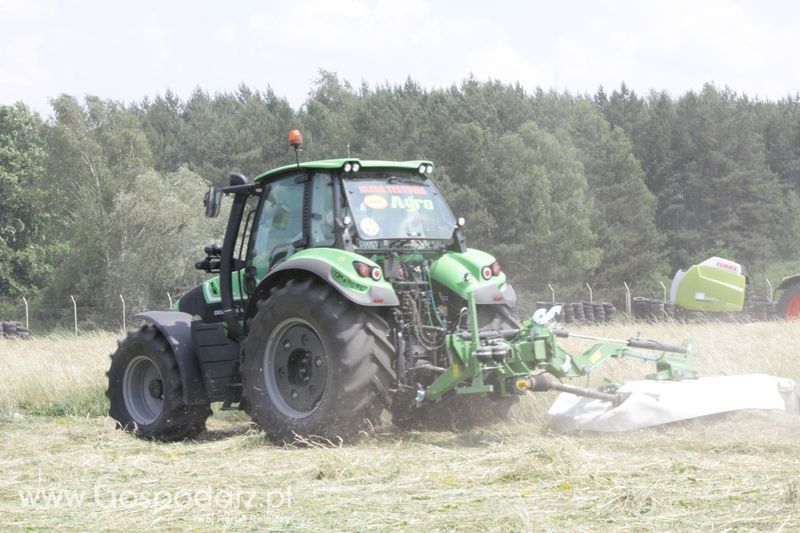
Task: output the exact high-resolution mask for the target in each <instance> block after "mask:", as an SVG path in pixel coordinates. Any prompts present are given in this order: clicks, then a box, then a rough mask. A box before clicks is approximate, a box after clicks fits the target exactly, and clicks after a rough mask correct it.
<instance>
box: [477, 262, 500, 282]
mask: <svg viewBox="0 0 800 533" xmlns="http://www.w3.org/2000/svg"><path fill="white" fill-rule="evenodd" d="M501 272H503V269H502V268H500V263H498V262H497V261H495V262H494V263H492V264H491V265H487V266H485V267H483V268H482V269H481V277H483V279H491V278H492V277H497V276H499V275H500V273H501Z"/></svg>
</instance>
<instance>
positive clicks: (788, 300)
mask: <svg viewBox="0 0 800 533" xmlns="http://www.w3.org/2000/svg"><path fill="white" fill-rule="evenodd" d="M777 310H778V314H779V315H780V316H782V317H784V318H788V319H789V320H797V319H800V285H790V286H789V287H787V288H786V289H784V290H783V293H781V297H780V299H779V300H778V308H777Z"/></svg>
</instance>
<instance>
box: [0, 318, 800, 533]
mask: <svg viewBox="0 0 800 533" xmlns="http://www.w3.org/2000/svg"><path fill="white" fill-rule="evenodd" d="M637 329H639V330H641V331H642V335H643V336H645V337H651V338H657V339H659V340H662V341H664V342H672V343H680V342H682V341H684V340H687V339H691V340H692V341H693V344H694V346H695V348H696V350H697V351H698V352H699V359H698V364H697V367H698V369H699V370H701V371H702V372H703V373H704V374H706V375H711V374H722V373H727V374H735V373H742V372H764V373H769V374H775V375H781V376H785V377H789V378H793V379H796V380H800V350H799V349H798V340H800V323H798V322H795V323H786V322H775V323H757V324H692V325H678V324H661V325H624V324H615V325H609V326H606V327H593V328H583V331H584V332H590V333H594V334H601V335H605V336H610V337H627V336H629V335H630V334H631V333H634V332H635V331H636V330H637ZM115 346H116V335H115V334H96V335H86V336H83V337H80V338H78V339H75V338H73V337H70V336H67V335H61V336H59V335H52V336H48V337H45V338H38V339H34V340H31V341H29V342H11V341H5V342H0V362H1V363H2V371H1V372H0V524H2V525H0V527H2V528H9V529H59V530H64V529H67V530H86V529H91V530H95V529H107V530H164V529H167V530H175V529H187V528H188V529H191V530H215V531H216V530H221V529H223V530H225V529H228V530H264V529H275V530H286V529H295V530H300V529H302V530H305V529H312V528H313V529H334V530H390V529H398V528H399V529H415V530H419V531H429V530H451V529H456V530H475V529H482V530H484V529H488V530H499V531H508V530H577V531H598V530H626V531H627V530H634V531H642V530H667V529H675V530H684V531H685V530H690V529H691V530H708V531H727V530H749V529H752V530H770V531H778V530H786V531H789V530H798V529H800V417H793V416H789V415H784V414H781V413H737V414H732V415H727V416H724V417H720V418H717V419H714V420H696V421H689V422H684V423H680V424H675V425H672V426H669V427H664V428H658V429H648V430H641V431H636V432H631V433H626V434H616V435H597V434H580V435H560V434H556V433H554V432H552V431H549V430H548V425H547V416H546V414H545V412H546V410H547V407H548V405H549V403H550V402H551V401H552V399H553V398H554V396H552V395H550V394H547V395H540V396H537V397H530V398H527V399H526V401H525V402H523V403H522V404H521V405H519V406H518V407H516V408H515V410H514V412H513V413H512V419H511V420H510V421H508V422H505V423H499V424H496V425H494V426H492V427H488V428H484V429H480V430H474V431H471V432H468V433H461V434H453V433H449V432H401V431H399V430H396V429H395V428H394V427H393V426H391V425H390V424H388V423H387V424H385V425H383V426H382V427H378V428H375V430H374V431H372V432H370V433H368V434H365V435H364V436H363V437H362V438H361V439H360V440H359V441H358V442H356V443H353V444H349V445H345V446H323V445H318V444H317V445H313V444H311V445H298V446H289V447H277V446H274V445H272V444H270V443H268V442H267V441H266V440H265V439H264V436H263V434H261V433H260V432H259V431H257V430H256V429H254V428H253V427H251V425H250V424H249V423H248V421H247V420H246V419H245V418H244V417H242V416H241V415H239V414H237V413H222V414H220V415H219V416H215V417H213V418H212V419H210V421H209V431H208V432H207V433H205V434H204V435H203V436H202V437H201V438H200V439H199V440H197V441H194V442H185V443H174V444H162V443H154V442H145V441H141V440H137V439H135V438H132V437H130V436H129V435H127V434H125V433H123V432H120V431H117V430H115V429H114V424H113V422H112V421H111V420H110V419H109V418H107V417H106V416H105V414H104V413H105V411H106V409H107V407H106V402H105V397H104V394H103V392H104V389H105V370H106V366H107V363H108V354H109V353H110V352H111V351H112V350H113V349H114V348H115ZM568 346H569V347H570V348H575V349H577V348H578V347H580V346H582V344H579V343H576V342H575V341H570V343H569V345H568ZM647 371H649V368H647V366H646V365H645V364H643V363H639V362H635V361H631V362H626V361H610V362H609V363H608V365H607V366H606V367H605V369H604V370H603V371H602V372H599V373H598V374H597V375H594V376H593V377H592V384H593V385H597V384H600V383H602V381H603V380H604V379H606V378H609V379H614V380H619V379H625V378H639V377H641V376H643V375H644V374H645V373H646V372H647ZM580 384H584V382H583V380H581V383H580Z"/></svg>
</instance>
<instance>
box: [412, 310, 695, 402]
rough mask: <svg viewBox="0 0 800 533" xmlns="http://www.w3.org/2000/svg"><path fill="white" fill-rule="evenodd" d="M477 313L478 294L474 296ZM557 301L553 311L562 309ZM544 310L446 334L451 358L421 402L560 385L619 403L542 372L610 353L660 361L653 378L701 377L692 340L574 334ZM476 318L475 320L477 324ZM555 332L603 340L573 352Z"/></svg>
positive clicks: (579, 365)
mask: <svg viewBox="0 0 800 533" xmlns="http://www.w3.org/2000/svg"><path fill="white" fill-rule="evenodd" d="M469 304H470V311H471V312H473V313H474V311H475V306H474V300H472V299H470V302H469ZM559 311H560V310H559V309H558V308H557V307H556V308H554V310H551V311H550V313H551V315H550V316H553V314H556V313H558V312H559ZM547 318H549V317H548V316H546V314H545V313H544V312H541V313H537V314H536V315H534V316H533V317H532V318H530V319H527V320H524V321H523V322H522V326H521V327H520V328H519V329H507V330H502V331H486V330H484V331H478V330H477V328H476V327H475V326H473V327H472V330H471V331H469V332H467V331H462V332H460V333H455V334H451V335H448V336H447V341H446V342H447V346H448V348H449V352H450V353H451V354H452V364H451V365H450V367H449V368H447V369H441V370H442V371H441V375H440V376H439V377H438V378H437V379H436V380H435V381H434V382H433V383H431V384H430V386H428V387H427V388H426V389H425V390H420V391H419V392H418V395H417V399H418V403H420V404H421V403H422V401H423V400H424V401H428V402H431V401H436V400H438V399H439V398H441V397H442V396H443V395H444V394H446V393H448V392H449V391H451V390H454V391H455V393H456V394H458V395H463V394H489V395H495V396H500V397H510V396H515V395H518V394H521V393H524V392H525V391H527V390H530V391H542V390H551V389H552V390H562V391H566V392H571V393H573V394H577V395H581V396H589V397H595V398H600V399H604V400H608V401H611V402H612V403H619V401H621V399H620V398H619V397H618V396H617V395H612V394H606V393H602V392H599V391H595V390H591V389H586V388H582V387H574V386H569V385H564V384H561V383H559V382H555V381H553V380H550V379H547V378H546V377H545V376H543V375H542V374H550V375H552V376H554V377H556V378H559V379H560V378H573V377H579V376H585V375H588V374H589V373H591V372H592V371H593V370H594V369H595V368H597V367H598V366H600V364H602V363H603V362H604V361H605V360H606V359H608V358H621V357H627V358H634V359H640V360H643V361H651V362H654V363H655V364H656V372H655V373H653V374H650V375H649V376H647V379H652V380H659V381H664V380H683V379H694V378H697V377H698V375H697V372H695V371H694V370H691V369H690V366H691V364H692V362H693V359H694V356H693V353H692V349H691V346H685V347H684V346H673V345H668V344H663V343H660V342H658V341H652V340H644V339H641V338H639V337H634V338H631V339H628V340H617V339H607V338H602V337H593V336H589V335H580V334H572V333H569V332H567V331H565V330H561V329H551V328H550V327H548V326H547V325H546V324H545V323H544V322H546V321H547ZM475 322H476V321H475V320H473V321H472V324H475ZM556 337H562V338H563V337H574V338H581V339H588V340H596V341H602V342H598V343H596V344H594V345H592V346H591V347H590V348H589V349H588V350H586V351H585V352H583V353H581V354H577V355H573V354H570V353H568V352H567V351H565V350H564V349H562V348H561V347H560V346H559V345H558V343H557V342H556Z"/></svg>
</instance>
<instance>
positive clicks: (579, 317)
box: [536, 302, 617, 324]
mask: <svg viewBox="0 0 800 533" xmlns="http://www.w3.org/2000/svg"><path fill="white" fill-rule="evenodd" d="M555 306H561V312H560V313H559V314H557V315H556V317H555V319H556V320H557V321H558V322H563V323H564V324H575V323H578V324H582V323H590V324H591V323H602V322H612V321H614V320H616V318H617V308H616V307H615V306H614V304H612V303H607V302H572V303H559V302H556V303H550V302H536V309H547V310H549V309H550V308H551V307H555Z"/></svg>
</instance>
